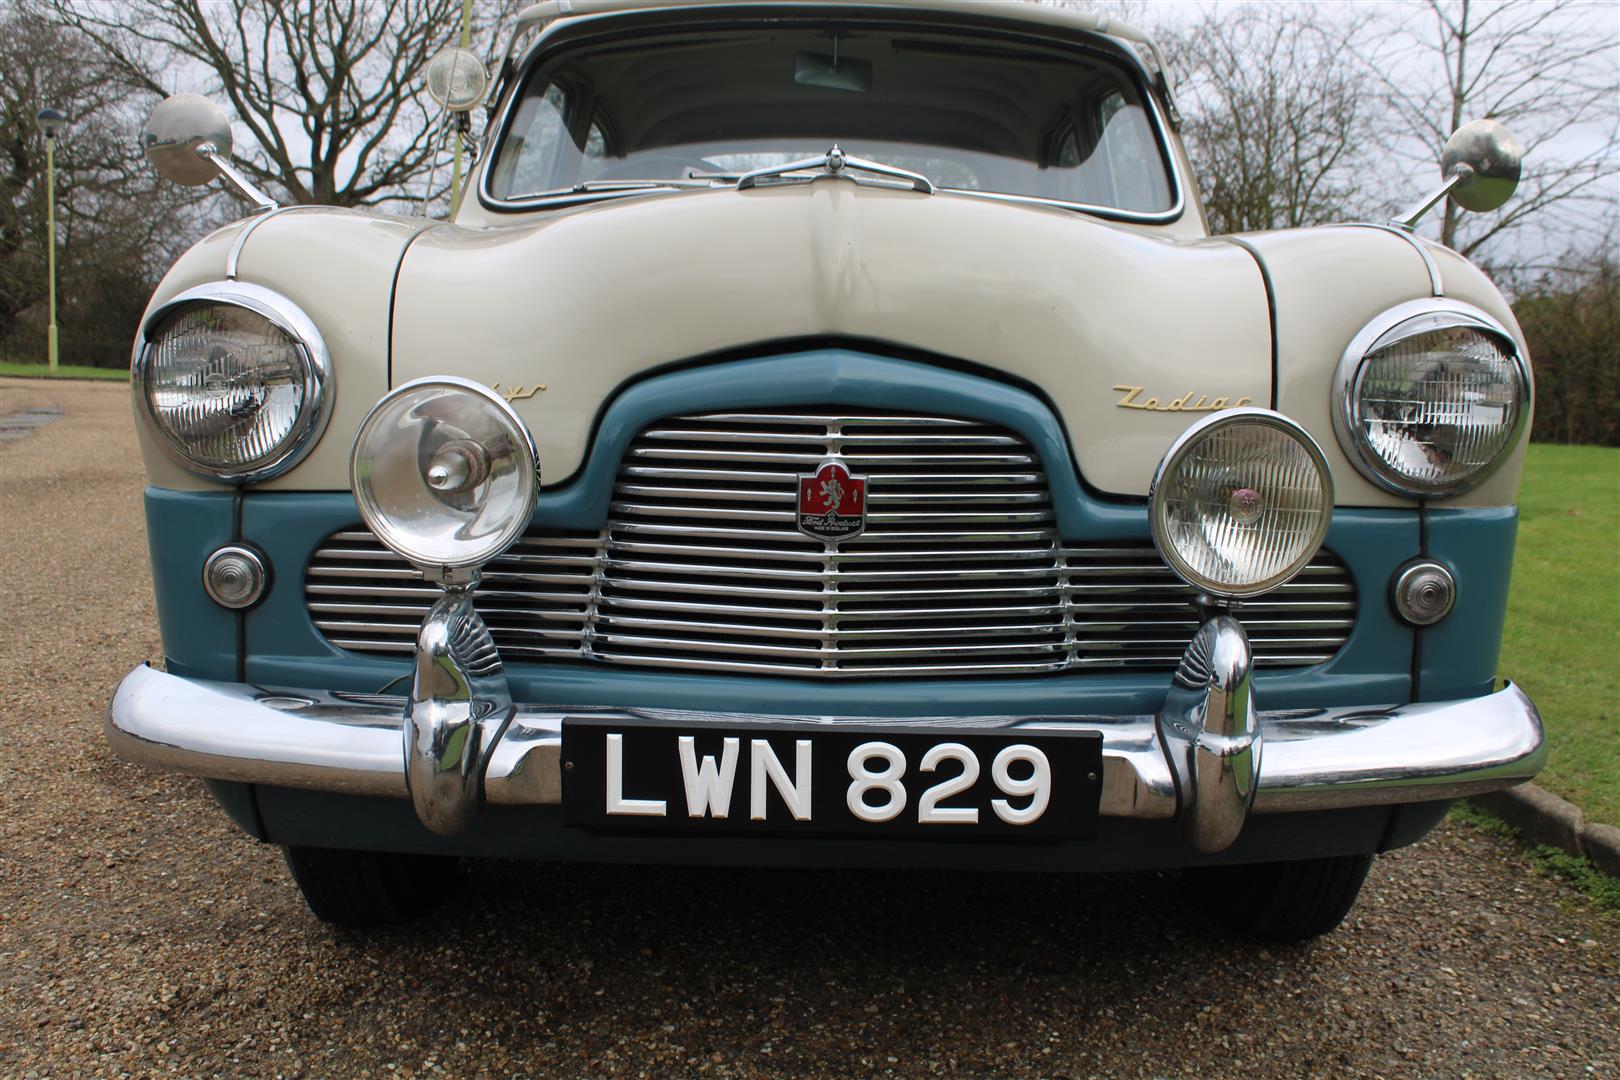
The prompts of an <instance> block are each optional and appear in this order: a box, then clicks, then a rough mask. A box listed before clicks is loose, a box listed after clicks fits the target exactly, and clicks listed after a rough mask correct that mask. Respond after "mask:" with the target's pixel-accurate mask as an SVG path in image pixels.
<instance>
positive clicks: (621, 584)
mask: <svg viewBox="0 0 1620 1080" xmlns="http://www.w3.org/2000/svg"><path fill="white" fill-rule="evenodd" d="M828 459H836V460H841V461H843V462H844V464H845V465H846V466H847V467H848V468H849V469H850V470H851V471H852V472H854V473H856V474H858V475H863V476H866V477H867V478H868V484H869V502H870V511H869V514H868V523H867V528H866V531H865V532H864V533H862V534H861V535H859V536H856V537H849V538H846V539H844V540H842V541H824V540H819V539H815V538H812V537H809V536H806V535H804V534H803V533H800V532H799V531H798V528H797V513H796V491H797V482H798V477H799V476H801V475H807V474H809V473H813V472H814V471H815V469H816V467H817V466H818V465H819V464H821V463H822V462H824V461H826V460H828ZM437 591H438V590H437V589H436V588H435V587H433V586H431V585H428V584H426V583H425V582H423V581H422V580H421V577H420V575H419V574H418V573H417V572H416V571H415V570H414V569H413V568H412V567H411V566H409V564H407V563H406V562H405V561H404V560H402V559H400V558H399V557H398V556H395V555H393V554H392V553H391V552H388V551H387V550H386V549H384V548H383V547H382V546H381V544H380V543H379V542H378V541H377V540H376V539H375V537H373V536H372V535H371V534H370V533H369V532H367V531H365V530H364V529H361V528H354V529H347V530H343V531H340V532H338V533H335V534H333V535H332V536H331V537H329V538H328V539H327V540H326V542H324V543H323V544H322V545H321V547H320V548H319V549H318V550H317V551H316V553H315V555H314V557H313V558H312V560H311V562H310V565H309V567H308V568H307V570H306V576H305V602H306V606H307V607H308V609H309V613H310V616H311V618H312V619H313V620H314V622H315V625H316V627H317V628H318V629H319V630H320V631H321V632H322V633H323V634H324V635H325V636H326V637H327V639H328V640H329V641H331V642H332V643H333V644H335V645H337V646H339V647H341V648H345V649H349V650H352V651H356V652H370V653H378V652H381V653H408V652H410V651H411V649H412V647H413V644H414V641H415V636H416V628H417V625H418V624H419V623H420V621H421V618H422V616H423V615H425V614H426V613H427V609H428V606H429V605H430V604H431V603H432V601H433V599H434V597H435V596H436V595H437ZM1192 595H1193V591H1192V590H1191V589H1190V588H1188V587H1187V586H1186V585H1185V584H1183V583H1182V582H1180V581H1179V580H1178V579H1177V578H1176V577H1175V576H1174V574H1173V573H1172V572H1171V571H1170V569H1169V567H1167V566H1166V565H1165V564H1164V563H1163V561H1162V560H1161V559H1160V558H1159V556H1158V553H1157V552H1156V551H1155V550H1154V548H1153V546H1152V544H1151V543H1150V542H1148V541H1146V540H1142V541H1110V542H1100V543H1088V544H1069V545H1064V544H1062V543H1060V542H1059V539H1058V536H1057V531H1056V527H1055V524H1054V520H1053V514H1052V508H1051V502H1050V495H1049V493H1048V490H1047V482H1046V476H1045V473H1044V471H1043V469H1042V466H1041V463H1040V461H1039V458H1038V456H1037V455H1036V453H1035V451H1034V449H1033V448H1032V447H1030V446H1029V444H1028V443H1027V442H1026V441H1025V440H1024V439H1023V438H1022V437H1021V436H1019V435H1017V434H1016V433H1014V432H1012V431H1010V430H1008V429H1006V428H1002V427H999V426H997V425H994V424H987V423H983V422H980V421H974V420H962V419H957V418H951V417H938V416H922V415H915V414H909V413H902V412H894V411H884V412H879V411H864V412H863V411H861V410H854V409H849V408H807V409H804V410H803V411H795V412H792V413H785V412H781V411H770V410H757V411H733V412H725V413H710V414H702V415H697V416H687V417H673V418H668V419H665V420H662V421H658V422H657V423H655V424H653V425H652V426H651V427H649V428H648V429H646V430H645V431H643V432H642V433H641V434H640V435H639V436H638V437H637V438H636V439H635V440H634V441H633V442H632V443H631V444H630V446H629V447H628V448H627V450H626V453H625V457H624V460H623V461H622V462H621V464H620V469H619V474H618V478H617V481H616V484H615V489H614V494H613V499H612V502H611V504H610V509H609V514H608V521H607V523H606V525H605V526H604V527H603V528H602V529H601V530H600V531H599V532H593V533H579V532H573V533H568V532H561V531H557V530H535V529H531V530H530V531H529V532H528V533H527V534H525V536H524V537H523V538H522V539H521V540H519V541H518V543H517V544H516V545H514V547H513V548H512V549H511V550H510V551H508V552H507V553H506V554H505V555H503V556H501V557H500V558H498V559H496V560H494V561H493V562H491V563H490V564H489V565H488V566H487V567H486V568H485V570H484V575H483V583H482V584H481V586H480V587H479V589H478V591H477V593H475V602H476V604H477V606H478V609H479V611H480V612H481V613H482V614H483V615H484V617H485V619H486V621H487V622H488V623H489V626H490V630H491V632H492V634H493V635H494V638H495V641H496V643H497V644H498V645H499V646H500V649H501V652H502V654H503V655H504V656H505V657H506V658H507V659H508V660H526V659H534V660H538V659H576V660H587V661H596V662H605V663H614V664H625V665H631V666H639V667H653V668H665V669H669V668H675V669H685V670H698V671H712V672H736V673H746V674H770V675H797V676H804V677H812V678H829V677H831V678H873V677H890V678H893V677H919V676H929V677H934V676H959V675H979V676H983V675H1026V674H1038V673H1058V672H1066V671H1067V672H1073V671H1080V670H1093V671H1109V672H1148V671H1172V670H1174V668H1175V666H1176V663H1177V662H1178V661H1179V659H1180V657H1181V653H1182V650H1183V649H1184V648H1185V646H1186V644H1187V641H1189V640H1190V639H1191V637H1192V634H1193V631H1194V630H1195V629H1196V615H1195V613H1194V611H1193V609H1192V607H1191V604H1190V600H1191V599H1192ZM1241 617H1242V619H1243V622H1244V625H1245V626H1246V627H1247V628H1248V630H1249V633H1250V638H1251V641H1252V643H1253V646H1254V651H1255V662H1256V664H1257V665H1259V666H1265V667H1304V666H1310V665H1313V664H1317V663H1321V662H1323V661H1325V660H1327V659H1329V658H1330V657H1331V656H1332V655H1333V654H1335V653H1336V652H1338V650H1339V649H1340V648H1342V646H1343V645H1344V642H1345V641H1346V640H1347V639H1348V637H1349V635H1350V632H1351V631H1352V629H1353V628H1354V624H1355V617H1356V595H1355V588H1354V584H1353V582H1352V580H1351V578H1350V575H1349V573H1348V571H1347V570H1346V569H1345V567H1344V565H1343V563H1342V562H1340V561H1339V560H1338V559H1337V558H1336V557H1335V556H1333V555H1332V554H1331V553H1328V552H1325V551H1324V552H1321V553H1319V554H1318V555H1317V557H1316V558H1315V559H1313V560H1312V562H1311V564H1310V565H1309V566H1308V567H1307V568H1306V569H1305V571H1303V572H1302V573H1301V574H1300V576H1299V577H1298V578H1296V579H1295V580H1294V581H1292V582H1290V583H1289V584H1287V585H1284V586H1283V587H1282V588H1281V589H1278V590H1277V591H1275V592H1273V593H1271V594H1268V595H1267V596H1265V597H1263V598H1260V599H1257V600H1254V601H1250V602H1248V603H1246V604H1245V605H1244V606H1243V609H1242V616H1241Z"/></svg>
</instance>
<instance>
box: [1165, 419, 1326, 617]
mask: <svg viewBox="0 0 1620 1080" xmlns="http://www.w3.org/2000/svg"><path fill="white" fill-rule="evenodd" d="M1150 514H1151V519H1152V525H1153V543H1154V545H1155V546H1156V547H1157V548H1158V549H1159V554H1160V555H1161V556H1162V557H1163V558H1164V561H1165V562H1166V563H1168V564H1169V566H1170V568H1171V569H1172V570H1174V571H1175V572H1176V574H1177V576H1179V577H1180V578H1181V579H1182V580H1183V581H1185V582H1187V583H1188V584H1189V585H1191V586H1192V587H1193V588H1195V589H1199V590H1201V591H1202V592H1204V593H1206V594H1208V595H1210V596H1212V597H1216V598H1221V599H1236V598H1240V597H1246V596H1256V595H1259V594H1260V593H1264V592H1268V591H1270V590H1272V589H1275V588H1277V586H1279V585H1282V584H1283V583H1284V582H1286V581H1288V580H1289V579H1290V578H1292V577H1293V576H1294V575H1295V574H1297V573H1299V572H1300V571H1301V570H1302V569H1304V567H1305V564H1306V563H1308V562H1310V561H1311V558H1312V557H1313V556H1314V555H1315V554H1316V552H1317V550H1318V549H1319V548H1320V547H1321V546H1322V540H1323V538H1324V537H1326V536H1327V530H1328V524H1329V522H1331V521H1332V518H1333V477H1332V474H1331V473H1330V472H1329V471H1328V464H1327V459H1326V458H1325V457H1323V455H1322V450H1321V448H1320V447H1318V446H1317V445H1316V442H1315V441H1314V440H1313V439H1312V438H1311V437H1310V435H1309V434H1307V433H1306V432H1305V430H1304V429H1303V428H1301V427H1300V426H1299V425H1298V424H1296V423H1294V422H1293V421H1292V420H1290V419H1288V418H1287V417H1285V416H1283V415H1281V414H1280V413H1276V412H1272V411H1271V410H1270V409H1228V410H1226V411H1225V412H1219V413H1215V414H1213V415H1211V416H1209V417H1207V418H1205V419H1204V420H1202V421H1200V422H1198V423H1196V424H1194V425H1193V426H1192V427H1191V428H1188V429H1187V431H1186V433H1185V434H1183V435H1182V436H1181V438H1179V439H1177V440H1176V441H1175V443H1174V444H1173V445H1172V446H1171V447H1170V450H1169V452H1168V453H1167V454H1165V456H1164V460H1163V461H1161V462H1160V463H1159V470H1158V472H1157V473H1156V474H1155V475H1154V477H1153V488H1152V494H1151V497H1150Z"/></svg>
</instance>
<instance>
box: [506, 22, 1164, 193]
mask: <svg viewBox="0 0 1620 1080" xmlns="http://www.w3.org/2000/svg"><path fill="white" fill-rule="evenodd" d="M874 7H877V5H874ZM675 10H677V11H679V10H680V9H679V6H678V5H676V6H675ZM833 10H834V11H835V12H836V10H837V9H836V6H834V9H833ZM662 14H663V13H661V12H659V11H658V10H657V9H656V8H654V9H651V10H646V9H643V10H639V11H638V10H635V9H626V10H625V11H624V12H622V13H621V12H617V11H613V10H606V11H591V12H581V13H578V14H575V15H573V17H571V18H568V19H566V20H562V21H561V24H560V25H559V24H558V23H555V22H554V23H552V24H550V25H547V26H545V27H544V28H543V29H542V30H541V32H540V35H539V36H538V37H537V38H536V39H535V40H534V41H533V42H532V43H530V44H529V46H528V49H527V52H526V53H525V55H524V56H523V58H522V60H521V61H520V62H519V63H518V64H517V65H516V70H515V71H514V72H513V74H512V75H511V77H510V79H509V80H507V81H504V82H503V81H500V80H497V81H496V82H495V84H494V85H495V86H496V87H497V88H498V89H499V91H500V93H501V94H502V95H503V96H502V97H501V99H500V100H499V101H498V102H497V103H494V104H493V105H492V107H491V109H490V110H489V122H488V123H487V124H486V125H485V128H484V136H483V139H484V144H485V146H486V147H487V152H485V153H484V154H482V155H481V157H482V160H481V162H480V164H479V167H478V201H479V203H480V204H481V205H482V206H483V207H484V208H485V209H488V210H492V211H495V212H497V213H522V212H524V211H533V210H547V209H553V208H557V207H565V206H574V205H578V204H580V203H585V202H602V201H606V200H610V199H620V198H626V197H634V196H639V195H648V194H652V193H664V194H668V193H671V192H676V191H680V190H682V188H680V187H675V186H659V185H657V184H650V185H649V186H647V187H644V188H636V189H633V190H627V191H611V192H593V193H589V194H580V193H567V194H552V195H536V196H530V197H528V198H503V197H501V196H499V195H496V194H495V193H494V191H492V190H491V189H490V174H491V173H492V172H493V170H494V165H495V162H496V161H497V160H498V159H499V158H500V150H501V148H502V143H504V141H505V139H506V134H507V130H508V127H509V125H510V123H511V119H512V114H513V113H514V112H515V111H516V108H517V105H518V102H519V98H520V97H521V93H522V90H523V88H524V86H525V85H526V84H527V82H528V80H529V78H530V75H531V73H532V71H533V69H534V68H535V67H537V66H538V65H539V64H540V62H541V60H542V59H543V58H544V57H546V56H547V55H549V54H550V53H551V52H552V51H553V50H554V49H556V48H557V47H559V46H561V45H566V44H568V43H570V42H571V41H572V39H573V38H574V37H575V36H576V35H585V34H590V33H593V32H599V31H598V30H597V29H596V28H597V26H598V25H600V23H601V21H602V20H604V19H617V20H620V21H624V20H625V18H626V17H627V16H631V17H634V16H640V17H661V16H662ZM721 14H722V15H723V14H724V13H721ZM789 14H790V13H787V12H783V13H779V14H776V15H773V21H775V22H781V21H782V20H784V19H785V18H788V17H789ZM931 15H932V13H929V14H921V15H916V16H911V17H910V18H911V19H912V20H914V21H915V22H916V23H917V24H918V25H922V26H934V25H936V24H938V20H937V18H931ZM608 25H612V24H611V23H610V24H608ZM943 25H945V26H946V27H947V28H949V23H945V24H943ZM1103 25H1104V26H1106V25H1107V18H1106V17H1104V18H1103ZM1042 30H1043V31H1044V32H1045V33H1047V34H1051V35H1052V36H1053V37H1055V36H1056V35H1057V34H1058V33H1062V34H1063V35H1064V36H1065V37H1067V38H1069V39H1070V40H1071V41H1073V42H1074V43H1076V44H1077V45H1078V46H1079V47H1082V48H1090V49H1094V50H1096V51H1099V52H1102V53H1105V54H1106V55H1108V56H1109V57H1111V58H1113V59H1115V60H1118V61H1120V62H1121V63H1122V66H1124V67H1126V68H1128V69H1129V70H1130V72H1131V74H1132V75H1133V76H1134V78H1135V79H1138V80H1140V84H1139V87H1138V89H1139V90H1140V91H1141V95H1142V100H1143V102H1144V103H1145V105H1146V106H1147V109H1148V112H1149V113H1150V115H1151V116H1152V118H1153V133H1154V141H1155V142H1157V143H1158V146H1159V154H1160V157H1161V159H1162V160H1163V162H1164V167H1165V173H1166V179H1167V181H1168V183H1169V187H1170V205H1169V206H1168V207H1166V208H1165V209H1163V210H1126V209H1123V208H1121V207H1116V206H1102V205H1098V204H1094V203H1081V202H1069V201H1066V200H1063V199H1048V198H1044V197H1042V196H1038V195H1017V194H1012V193H1009V192H998V191H980V190H977V189H972V188H958V187H948V186H940V187H937V188H936V190H938V191H943V192H949V193H951V194H953V195H965V196H968V197H970V198H976V199H986V200H989V201H992V202H1006V203H1019V204H1025V205H1030V206H1049V207H1055V208H1057V209H1061V210H1074V211H1079V212H1080V213H1084V214H1090V215H1092V216H1094V217H1099V218H1102V219H1104V220H1107V221H1123V222H1129V223H1134V224H1138V225H1169V224H1172V223H1174V222H1177V221H1180V220H1181V218H1182V216H1183V215H1184V214H1185V213H1186V212H1187V191H1188V190H1189V189H1190V188H1193V189H1195V185H1194V181H1193V178H1191V177H1189V176H1188V175H1186V170H1185V169H1184V168H1183V167H1182V160H1181V156H1180V155H1179V154H1177V153H1176V151H1175V148H1174V146H1173V145H1172V144H1173V136H1172V135H1171V134H1170V133H1171V132H1172V130H1174V127H1175V126H1179V120H1178V123H1177V125H1174V126H1173V125H1172V124H1171V121H1170V118H1169V117H1168V116H1167V115H1166V113H1165V108H1164V103H1163V102H1162V101H1161V100H1160V95H1159V93H1158V92H1157V91H1156V89H1155V84H1156V79H1155V75H1154V73H1153V72H1151V71H1150V70H1149V69H1148V66H1147V64H1146V63H1145V62H1144V61H1143V59H1142V56H1141V54H1140V53H1139V52H1138V51H1137V50H1136V49H1134V48H1126V47H1124V45H1123V42H1120V43H1117V44H1116V43H1115V42H1113V41H1111V40H1110V39H1109V37H1108V35H1107V34H1106V33H1105V32H1103V31H1102V30H1096V31H1090V30H1068V29H1061V30H1060V29H1059V28H1057V27H1053V26H1046V27H1042ZM1047 40H1049V39H1047ZM1154 51H1155V52H1157V49H1155V50H1154ZM509 61H510V57H508V62H509ZM1178 116H1179V114H1178ZM718 186H721V187H732V185H731V184H722V185H718Z"/></svg>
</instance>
